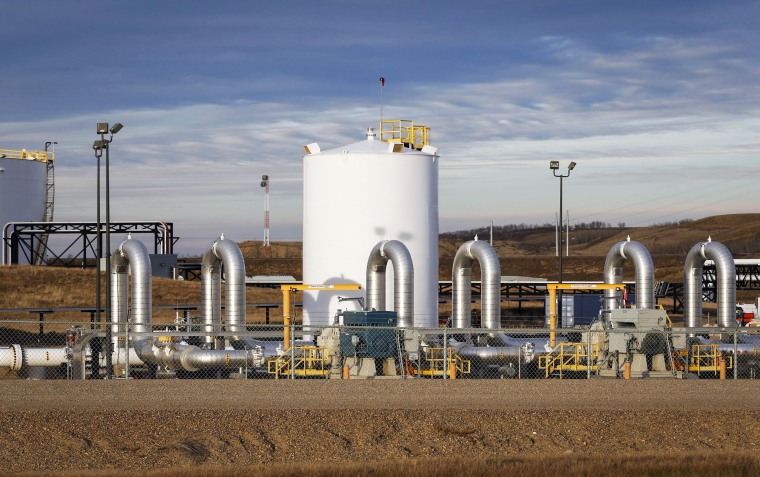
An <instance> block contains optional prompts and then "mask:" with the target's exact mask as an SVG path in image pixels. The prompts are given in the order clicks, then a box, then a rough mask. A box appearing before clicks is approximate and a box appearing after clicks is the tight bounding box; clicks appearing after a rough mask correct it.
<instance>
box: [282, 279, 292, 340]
mask: <svg viewBox="0 0 760 477" xmlns="http://www.w3.org/2000/svg"><path fill="white" fill-rule="evenodd" d="M282 326H283V331H284V336H283V338H282V340H283V342H282V349H284V350H285V351H288V350H289V349H290V289H288V288H285V287H283V288H282Z"/></svg>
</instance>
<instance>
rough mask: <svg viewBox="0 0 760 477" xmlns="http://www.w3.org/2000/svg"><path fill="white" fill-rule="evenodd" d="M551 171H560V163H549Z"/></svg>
mask: <svg viewBox="0 0 760 477" xmlns="http://www.w3.org/2000/svg"><path fill="white" fill-rule="evenodd" d="M549 169H551V170H553V171H556V170H557V169H559V161H549Z"/></svg>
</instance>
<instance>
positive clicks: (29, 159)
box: [0, 149, 47, 228]
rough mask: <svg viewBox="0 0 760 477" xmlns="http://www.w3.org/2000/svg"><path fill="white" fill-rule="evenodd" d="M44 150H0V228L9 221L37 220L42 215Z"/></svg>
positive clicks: (42, 216) (43, 210)
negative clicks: (40, 151)
mask: <svg viewBox="0 0 760 477" xmlns="http://www.w3.org/2000/svg"><path fill="white" fill-rule="evenodd" d="M44 154H45V153H44V152H42V153H39V152H28V151H25V150H21V151H10V150H4V149H3V150H0V228H1V227H4V226H5V224H7V223H8V222H38V221H41V220H43V218H44V214H45V200H46V186H45V181H46V179H47V167H46V164H45V161H44V157H38V155H42V156H44Z"/></svg>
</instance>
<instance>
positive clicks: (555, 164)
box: [549, 161, 576, 321]
mask: <svg viewBox="0 0 760 477" xmlns="http://www.w3.org/2000/svg"><path fill="white" fill-rule="evenodd" d="M575 165H576V164H575V162H570V164H569V165H568V166H567V174H557V171H558V170H559V161H549V169H551V170H552V174H553V175H554V177H559V219H558V220H559V237H560V239H559V244H558V245H559V250H557V252H558V255H559V280H558V283H562V229H563V226H564V215H563V210H562V209H563V205H562V196H563V191H562V183H563V179H564V178H565V177H570V171H572V170H573V169H575ZM568 239H569V238H568ZM557 297H558V298H557V299H558V300H559V306H557V320H558V321H559V320H561V319H562V304H563V303H562V290H561V289H558V290H557Z"/></svg>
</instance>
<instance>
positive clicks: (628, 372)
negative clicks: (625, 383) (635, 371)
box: [623, 360, 631, 380]
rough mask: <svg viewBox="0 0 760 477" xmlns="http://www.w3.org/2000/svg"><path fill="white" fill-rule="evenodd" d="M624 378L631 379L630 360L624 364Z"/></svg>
mask: <svg viewBox="0 0 760 477" xmlns="http://www.w3.org/2000/svg"><path fill="white" fill-rule="evenodd" d="M623 379H625V380H629V379H631V362H630V361H628V360H626V362H625V363H624V364H623Z"/></svg>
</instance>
